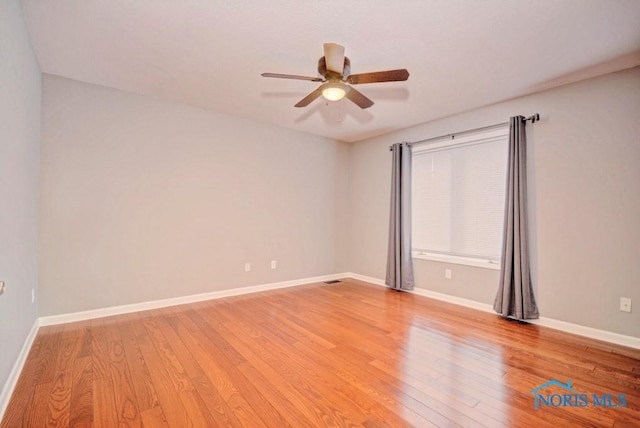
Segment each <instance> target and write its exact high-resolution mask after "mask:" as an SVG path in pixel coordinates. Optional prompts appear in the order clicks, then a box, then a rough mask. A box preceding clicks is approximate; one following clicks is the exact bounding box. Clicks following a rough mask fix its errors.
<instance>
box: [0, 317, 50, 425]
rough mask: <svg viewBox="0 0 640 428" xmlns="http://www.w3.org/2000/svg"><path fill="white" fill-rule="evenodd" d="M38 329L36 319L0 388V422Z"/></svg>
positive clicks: (38, 325)
mask: <svg viewBox="0 0 640 428" xmlns="http://www.w3.org/2000/svg"><path fill="white" fill-rule="evenodd" d="M39 328H40V324H39V322H38V319H36V320H35V322H34V323H33V327H31V331H29V334H28V335H27V338H26V339H25V341H24V344H23V345H22V349H21V350H20V353H19V354H18V359H17V360H16V362H15V363H14V364H13V367H12V368H11V372H9V378H8V379H7V381H6V382H5V384H4V386H3V387H2V392H1V393H0V421H1V420H2V418H3V416H4V412H5V410H7V406H8V405H9V400H10V399H11V394H13V390H14V388H15V387H16V384H17V383H18V378H19V377H20V373H22V368H23V367H24V363H25V361H27V356H28V355H29V351H30V350H31V345H33V340H34V339H35V338H36V334H37V333H38V329H39Z"/></svg>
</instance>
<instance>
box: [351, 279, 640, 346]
mask: <svg viewBox="0 0 640 428" xmlns="http://www.w3.org/2000/svg"><path fill="white" fill-rule="evenodd" d="M345 276H348V277H350V278H353V279H357V280H360V281H364V282H368V283H371V284H375V285H380V286H383V287H386V285H385V283H384V280H382V279H379V278H373V277H370V276H365V275H360V274H356V273H352V272H349V273H347V274H345ZM411 293H413V294H417V295H420V296H424V297H429V298H432V299H436V300H441V301H444V302H448V303H453V304H456V305H460V306H465V307H467V308H471V309H476V310H479V311H483V312H489V313H492V314H494V313H495V312H494V310H493V306H492V305H490V304H487V303H481V302H476V301H475V300H469V299H463V298H462V297H457V296H451V295H448V294H442V293H437V292H435V291H431V290H425V289H424V288H414V289H413V290H412V291H411ZM527 322H529V323H530V324H535V325H539V326H543V327H549V328H553V329H555V330H560V331H564V332H566V333H572V334H576V335H578V336H584V337H588V338H590V339H596V340H602V341H603V342H609V343H614V344H616V345H622V346H627V347H629V348H634V349H640V338H638V337H633V336H625V335H623V334H619V333H614V332H611V331H606V330H599V329H597V328H592V327H586V326H583V325H579V324H573V323H570V322H566V321H560V320H556V319H553V318H547V317H540V318H539V319H537V320H527Z"/></svg>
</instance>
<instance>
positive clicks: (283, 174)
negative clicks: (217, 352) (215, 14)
mask: <svg viewBox="0 0 640 428" xmlns="http://www.w3.org/2000/svg"><path fill="white" fill-rule="evenodd" d="M42 126H43V143H42V144H43V145H42V181H41V183H42V203H41V207H42V209H41V216H40V219H41V220H40V226H41V251H40V275H41V279H40V296H41V304H40V315H52V314H61V313H68V312H76V311H82V310H89V309H94V308H103V307H109V306H115V305H123V304H131V303H137V302H144V301H150V300H157V299H164V298H170V297H175V296H185V295H191V294H198V293H204V292H210V291H217V290H224V289H230V288H236V287H242V286H250V285H258V284H265V283H271V282H278V281H284V280H293V279H301V278H306V277H311V276H317V275H326V274H332V273H335V272H337V271H338V270H339V269H341V268H342V266H340V264H339V263H338V261H337V259H338V255H339V254H340V253H341V251H342V248H343V247H344V244H343V243H342V242H341V239H342V235H344V233H342V234H341V233H340V232H341V230H342V229H341V228H342V227H343V226H344V224H345V221H344V215H345V211H341V210H342V209H343V207H344V201H345V199H346V194H345V193H344V192H346V189H347V175H346V172H345V171H346V169H347V167H348V165H347V163H348V146H347V145H346V143H339V142H335V141H331V140H327V139H325V138H320V137H315V136H311V135H307V134H302V133H298V132H294V131H290V130H285V129H281V128H275V127H273V126H270V125H262V124H258V123H255V122H252V121H248V120H243V119H239V118H235V117H230V116H225V115H221V114H217V113H213V112H209V111H205V110H201V109H198V108H194V107H189V106H185V105H180V104H176V103H171V102H166V101H160V100H155V99H152V98H149V97H143V96H138V95H134V94H130V93H125V92H120V91H117V90H113V89H108V88H104V87H99V86H95V85H89V84H85V83H80V82H77V81H72V80H68V79H63V78H59V77H54V76H50V75H44V80H43V124H42ZM339 223H340V224H339ZM339 259H340V260H344V257H339ZM271 260H276V261H277V263H278V267H277V269H276V270H271V269H270V261H271ZM245 262H249V263H251V266H252V270H251V272H248V273H245V272H244V263H245Z"/></svg>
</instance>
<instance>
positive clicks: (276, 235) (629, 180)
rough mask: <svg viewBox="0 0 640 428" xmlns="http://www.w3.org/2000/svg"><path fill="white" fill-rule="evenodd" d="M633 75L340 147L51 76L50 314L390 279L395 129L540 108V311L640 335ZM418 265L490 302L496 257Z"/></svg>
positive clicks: (427, 130) (439, 127) (460, 123)
mask: <svg viewBox="0 0 640 428" xmlns="http://www.w3.org/2000/svg"><path fill="white" fill-rule="evenodd" d="M639 81H640V69H638V68H636V69H632V70H627V71H623V72H619V73H615V74H610V75H606V76H602V77H599V78H595V79H591V80H587V81H583V82H580V83H576V84H572V85H567V86H564V87H561V88H557V89H553V90H549V91H546V92H543V93H539V94H535V95H531V96H527V97H522V98H519V99H516V100H512V101H508V102H505V103H501V104H498V105H494V106H490V107H486V108H483V109H479V110H474V111H470V112H467V113H463V114H459V115H456V116H453V117H449V118H445V119H441V120H438V121H434V122H430V123H426V124H423V125H420V126H417V127H413V128H409V129H406V130H403V131H400V132H396V133H393V134H389V135H386V136H382V137H377V138H373V139H370V140H366V141H362V142H359V143H355V144H352V145H346V144H343V143H338V142H334V141H331V140H327V139H323V138H318V137H313V136H309V135H305V134H299V133H295V132H293V131H287V130H282V129H278V128H273V127H271V126H267V125H261V124H257V123H255V122H251V121H247V120H243V119H238V118H233V117H228V116H224V115H220V114H216V113H212V112H207V111H204V110H199V109H197V108H192V107H188V106H183V105H179V104H175V103H170V102H164V101H159V100H154V99H151V98H148V97H141V96H137V95H133V94H127V93H123V92H119V91H115V90H112V89H107V88H102V87H97V86H93V85H88V84H83V83H79V82H74V81H71V80H66V79H62V78H58V77H53V76H45V79H44V102H43V109H44V114H43V149H42V150H43V155H42V156H43V165H42V187H41V188H42V211H41V252H40V255H41V262H40V272H41V281H40V287H41V289H40V293H41V300H42V303H41V309H40V314H41V315H52V314H60V313H65V312H74V311H80V310H86V309H93V308H101V307H107V306H114V305H121V304H127V303H136V302H143V301H148V300H155V299H162V298H169V297H174V296H182V295H189V294H195V293H202V292H208V291H215V290H222V289H229V288H235V287H242V286H249V285H256V284H264V283H269V282H277V281H283V280H289V279H299V278H304V277H309V276H315V275H323V274H330V273H337V272H344V271H352V272H355V273H358V274H362V275H368V276H372V277H375V278H384V270H385V265H386V247H387V245H386V240H387V220H388V198H389V162H390V157H389V152H388V150H387V147H388V146H389V144H391V143H393V142H396V141H402V140H408V141H414V140H419V139H423V138H428V137H432V136H437V135H441V134H446V133H449V132H454V131H458V130H465V129H469V128H474V127H479V126H484V125H487V124H493V123H499V122H504V121H506V120H507V118H508V117H509V116H510V115H513V114H524V115H528V114H532V113H535V112H539V113H541V114H542V116H543V121H542V122H539V123H536V124H535V125H532V126H529V127H528V135H529V155H530V156H529V163H530V173H531V180H530V189H529V199H530V207H529V208H530V210H529V211H530V218H531V241H532V253H533V277H534V282H535V288H536V289H537V295H538V300H539V303H540V310H541V313H542V315H543V316H545V317H548V318H553V319H557V320H561V321H566V322H571V323H576V324H579V325H583V326H589V327H594V328H598V329H603V330H608V331H612V332H617V333H621V334H627V335H632V336H636V337H640V331H639V328H640V327H639V326H640V317H639V314H640V311H638V310H637V309H636V310H634V312H633V313H631V314H628V313H622V312H620V311H619V310H618V304H619V298H620V297H623V296H624V297H630V298H632V299H633V301H634V302H635V305H636V306H637V305H638V304H640V303H638V302H640V294H639V293H640V287H639V284H638V283H637V278H640V265H639V264H637V263H636V258H637V254H639V253H640V248H639V245H640V226H639V222H638V221H637V219H638V218H640V201H639V199H640V197H639V195H640V193H639V192H638V183H640V168H638V167H637V165H638V161H639V160H640V144H639V143H638V141H640V139H639V138H638V137H639V135H638V127H637V125H636V122H637V115H638V112H639V111H640V94H639V88H640V85H639ZM272 259H275V260H277V261H278V264H279V266H278V269H277V270H275V271H272V270H270V269H269V261H270V260H272ZM245 262H251V263H252V266H253V270H252V272H250V273H245V272H244V271H243V264H244V263H245ZM415 266H416V278H417V283H418V287H421V288H425V289H429V290H433V291H437V292H440V293H445V294H450V295H453V296H458V297H462V298H465V299H470V300H474V301H477V302H481V303H491V302H492V301H493V298H494V294H495V290H496V287H497V280H498V272H497V271H492V270H484V269H480V268H473V267H466V266H459V265H447V264H444V263H437V262H428V261H423V260H417V261H416V263H415ZM445 268H450V269H452V271H453V279H451V280H446V279H445V278H444V269H445Z"/></svg>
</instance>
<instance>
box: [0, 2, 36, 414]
mask: <svg viewBox="0 0 640 428" xmlns="http://www.w3.org/2000/svg"><path fill="white" fill-rule="evenodd" d="M39 144H40V69H39V67H38V63H37V61H36V59H35V55H34V53H33V50H32V48H31V42H30V41H29V36H28V34H27V31H26V26H25V24H24V21H23V19H22V11H21V10H20V2H19V1H17V0H9V1H2V2H0V197H1V198H2V202H1V205H2V206H1V209H0V281H4V282H5V283H6V291H5V293H4V294H3V295H0V390H2V389H3V388H4V385H5V382H6V381H7V379H8V376H9V373H10V371H11V368H12V367H13V365H14V363H15V361H16V358H17V357H18V354H19V353H20V349H21V348H22V345H23V343H24V342H25V339H26V337H27V335H28V333H29V331H30V329H31V328H32V327H33V325H34V322H35V320H36V315H37V303H31V290H32V289H33V290H35V291H37V285H38V271H37V245H38V240H37V225H38V220H37V216H38V209H37V202H38V162H39ZM4 398H5V397H3V396H2V395H0V405H1V404H2V400H3V399H4ZM7 398H8V397H7ZM1 412H2V410H1V409H0V413H1Z"/></svg>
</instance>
